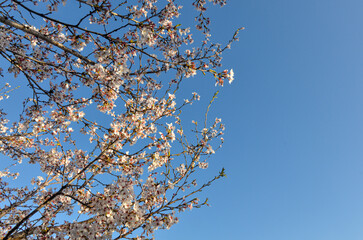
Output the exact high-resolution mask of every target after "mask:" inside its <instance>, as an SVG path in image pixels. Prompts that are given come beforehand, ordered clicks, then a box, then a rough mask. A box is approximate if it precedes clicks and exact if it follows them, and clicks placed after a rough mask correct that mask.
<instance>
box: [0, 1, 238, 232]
mask: <svg viewBox="0 0 363 240" xmlns="http://www.w3.org/2000/svg"><path fill="white" fill-rule="evenodd" d="M180 2H182V1H180ZM185 2H188V1H185ZM209 2H211V3H209ZM209 2H208V3H207V2H206V1H205V0H195V1H194V2H193V1H190V3H189V2H188V4H191V5H192V7H193V9H194V10H193V13H194V16H192V17H191V15H190V13H188V14H186V15H185V17H186V18H185V19H190V18H192V20H193V18H194V20H195V24H194V25H195V26H194V25H193V26H190V27H189V26H183V22H185V20H183V19H182V16H181V13H182V6H181V5H179V3H178V1H177V0H163V1H159V2H158V1H157V0H138V1H136V0H112V1H111V0H74V1H68V2H66V0H42V1H38V0H3V1H1V2H0V22H1V23H0V55H1V60H0V61H1V67H2V68H4V69H2V68H1V69H0V74H1V76H2V80H1V82H0V84H1V86H0V87H1V101H2V105H1V108H2V109H1V111H0V149H1V154H2V160H1V161H2V162H1V164H0V166H1V169H0V170H1V171H0V202H1V203H0V209H1V210H0V236H1V237H2V238H3V239H150V238H152V237H153V232H154V231H155V230H157V229H168V228H170V227H171V226H172V225H173V224H175V223H177V222H178V218H177V216H176V215H177V214H178V212H180V211H183V210H185V209H187V208H190V209H192V208H198V207H201V206H203V205H206V204H207V202H206V201H200V200H199V199H198V198H197V193H199V192H201V191H202V190H203V189H204V188H205V187H208V186H209V185H210V184H211V183H212V182H213V181H215V180H216V179H218V178H220V177H223V176H224V170H223V169H222V171H221V172H220V173H219V175H217V176H216V177H214V178H213V179H210V181H207V182H204V183H203V182H202V183H200V182H199V181H198V174H200V173H201V172H202V171H204V170H203V169H206V168H207V167H208V159H209V158H210V156H211V155H212V154H214V152H215V150H216V149H218V148H219V147H220V144H221V143H222V142H223V138H222V134H223V130H224V126H223V124H222V123H221V120H220V119H218V118H217V119H215V120H210V119H209V120H208V121H207V115H208V110H209V107H208V108H207V109H206V113H205V117H204V119H205V120H204V121H203V122H202V123H201V124H197V122H194V125H193V126H194V127H193V128H189V129H188V124H189V123H188V124H187V125H183V118H182V110H184V108H189V106H190V105H191V104H192V103H193V102H195V101H197V100H199V95H198V94H197V93H190V97H189V98H187V99H179V98H177V95H178V91H179V89H181V86H182V82H183V81H185V79H187V78H191V77H193V76H195V75H197V73H199V74H204V75H206V77H209V78H210V79H214V80H213V81H212V83H211V84H216V85H218V86H223V84H224V82H225V81H228V82H230V83H231V82H232V81H233V77H234V76H233V71H232V70H224V69H221V60H222V58H221V54H222V52H223V51H225V50H226V49H228V48H230V45H231V43H232V42H233V41H235V40H237V33H238V31H237V32H236V33H235V34H234V35H233V36H232V37H231V40H230V41H229V42H227V43H225V44H226V45H220V44H216V43H212V42H211V41H210V38H211V35H210V29H209V23H210V19H209V17H208V15H207V7H209V6H210V7H212V5H213V4H214V5H219V6H223V5H225V4H226V0H209ZM183 16H184V15H183ZM192 34H193V35H192ZM195 36H197V37H195ZM194 40H195V42H194ZM194 78H195V77H194ZM193 81H197V79H194V80H193ZM13 83H14V84H15V85H20V86H19V87H20V88H21V89H24V88H26V89H27V91H25V92H26V93H27V94H17V92H18V89H16V87H12V85H14V84H13ZM183 94H185V93H183ZM8 97H10V99H12V98H15V99H16V101H18V102H21V103H22V104H20V105H19V106H22V107H20V108H19V109H12V107H11V106H9V104H8V103H7V101H9V100H8V99H7V98H8ZM214 98H215V96H214V97H213V98H212V101H213V100H214ZM212 101H211V102H212ZM16 110H18V112H17V114H18V115H17V116H19V117H14V116H10V115H11V114H9V113H10V111H12V112H14V111H16ZM203 116H204V114H203ZM29 174H30V175H31V177H30V178H29V179H27V180H26V181H25V180H22V182H21V184H20V185H19V184H15V179H16V178H18V177H19V178H20V177H22V176H25V175H28V176H29ZM24 179H26V177H24Z"/></svg>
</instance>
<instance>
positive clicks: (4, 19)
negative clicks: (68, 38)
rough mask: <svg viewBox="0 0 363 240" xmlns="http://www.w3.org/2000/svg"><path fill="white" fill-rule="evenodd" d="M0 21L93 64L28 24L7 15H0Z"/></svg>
mask: <svg viewBox="0 0 363 240" xmlns="http://www.w3.org/2000/svg"><path fill="white" fill-rule="evenodd" d="M0 22H2V23H4V24H6V25H8V26H11V27H14V28H17V29H19V30H22V31H23V32H26V33H29V34H31V35H33V36H35V37H37V38H40V39H42V40H44V41H46V42H48V43H50V44H52V45H54V46H56V47H58V48H60V49H62V50H63V51H65V52H67V53H70V54H72V55H73V56H75V57H78V58H80V59H82V60H83V61H85V62H87V63H89V64H95V63H94V62H93V61H91V60H89V59H88V58H86V57H85V56H83V55H81V54H79V53H78V52H76V51H75V50H73V49H70V48H68V47H66V46H64V45H63V44H61V43H59V42H57V41H54V40H53V39H51V38H49V37H47V36H45V35H43V34H41V33H40V32H38V31H37V30H34V29H31V28H30V27H28V26H24V25H22V24H20V23H17V22H14V21H12V20H10V19H8V18H7V17H2V16H0Z"/></svg>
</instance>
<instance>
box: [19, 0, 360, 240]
mask: <svg viewBox="0 0 363 240" xmlns="http://www.w3.org/2000/svg"><path fill="white" fill-rule="evenodd" d="M160 1H163V2H166V1H165V0H160ZM180 2H181V3H182V4H183V1H180ZM186 2H188V3H186ZM189 2H191V1H184V4H189ZM228 2H229V3H228V5H227V6H225V7H224V8H219V7H217V6H215V7H211V8H210V11H209V15H210V16H211V17H212V19H213V22H212V26H211V28H212V40H213V41H216V42H222V43H225V42H227V41H228V40H229V39H230V37H231V36H232V35H233V33H234V30H236V29H237V28H238V27H241V26H243V27H245V28H246V29H245V30H243V31H241V32H240V41H239V42H237V43H236V44H234V45H233V46H232V50H230V51H228V52H226V53H225V54H224V68H228V69H230V68H233V70H234V72H235V81H234V82H233V84H232V85H228V84H226V85H225V86H224V87H223V88H218V87H215V86H214V80H213V79H210V78H209V79H204V78H202V76H200V75H198V76H196V77H194V78H190V79H187V81H186V83H185V86H184V90H183V91H184V93H185V94H186V95H187V96H190V93H191V92H193V91H197V92H199V93H200V94H201V96H202V101H201V102H200V103H199V105H198V104H193V106H192V108H190V112H189V113H188V112H187V114H189V116H190V117H194V116H195V115H196V113H200V114H202V115H203V113H204V112H203V111H204V110H205V107H206V102H207V101H208V100H209V99H210V98H211V96H212V95H213V92H215V91H216V90H220V94H219V95H218V99H217V101H215V103H214V104H213V106H212V107H211V118H212V119H214V117H215V116H218V117H221V118H222V120H223V122H224V123H225V124H226V127H227V129H226V134H225V137H224V138H225V144H224V146H223V148H222V149H221V150H220V151H218V152H217V154H216V155H215V156H214V158H212V159H211V161H210V168H209V169H208V170H205V171H203V172H201V174H205V175H202V178H205V179H208V178H211V177H213V176H214V175H217V174H218V171H220V169H221V168H222V167H224V168H225V169H226V173H227V178H224V179H222V180H220V181H218V182H217V183H216V184H214V185H213V186H211V187H210V188H209V189H208V190H207V191H205V192H203V193H202V194H201V195H200V198H201V199H204V198H205V197H208V198H209V203H210V204H211V207H204V208H202V209H197V210H192V211H186V212H185V213H183V214H182V215H180V223H178V224H177V225H175V226H173V227H172V228H171V229H170V230H167V231H166V230H165V231H164V230H160V231H157V232H156V234H155V237H156V239H158V240H170V239H173V240H186V239H189V240H194V239H202V240H204V239H205V240H223V239H227V240H229V239H231V240H361V239H363V1H362V0H229V1H228ZM75 11H76V10H75ZM185 11H186V12H184V14H188V12H187V9H186V10H185ZM182 14H183V12H182ZM74 16H75V15H73V14H70V15H69V16H68V17H69V18H73V17H74ZM183 16H185V15H183ZM186 16H188V15H186ZM66 17H67V16H66ZM190 23H191V22H190ZM185 24H186V25H188V24H189V23H188V22H187V21H186V22H185ZM19 91H20V90H19ZM184 93H183V94H184ZM177 99H178V100H180V101H181V100H182V99H183V97H181V96H179V95H178V96H177ZM179 103H180V102H179Z"/></svg>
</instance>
